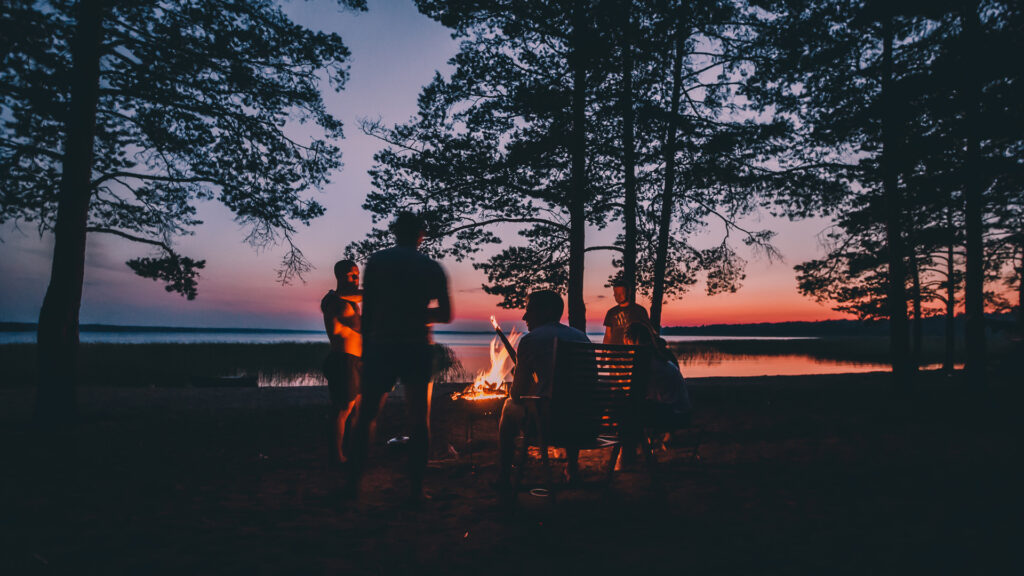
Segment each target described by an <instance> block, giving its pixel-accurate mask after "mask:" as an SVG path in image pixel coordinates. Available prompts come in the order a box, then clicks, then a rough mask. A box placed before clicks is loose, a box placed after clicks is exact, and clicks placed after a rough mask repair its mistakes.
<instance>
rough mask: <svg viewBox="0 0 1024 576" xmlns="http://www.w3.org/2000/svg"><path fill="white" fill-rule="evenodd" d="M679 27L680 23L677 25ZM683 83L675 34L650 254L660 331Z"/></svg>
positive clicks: (654, 309)
mask: <svg viewBox="0 0 1024 576" xmlns="http://www.w3.org/2000/svg"><path fill="white" fill-rule="evenodd" d="M681 25H682V24H680V26H681ZM682 84H683V34H682V32H677V35H676V42H675V54H673V55H672V100H671V101H670V102H669V121H668V128H667V129H666V131H665V132H666V134H665V149H664V156H665V185H664V188H663V189H662V192H661V214H660V215H659V218H658V246H657V248H656V250H657V251H656V252H655V255H654V278H653V280H654V286H653V289H652V294H651V325H652V326H654V328H655V329H656V330H658V332H659V333H660V332H661V309H662V302H663V301H664V299H665V270H666V268H667V267H668V241H669V232H670V229H671V228H672V207H673V205H674V204H675V187H676V130H677V128H676V116H678V115H679V100H680V99H681V98H682Z"/></svg>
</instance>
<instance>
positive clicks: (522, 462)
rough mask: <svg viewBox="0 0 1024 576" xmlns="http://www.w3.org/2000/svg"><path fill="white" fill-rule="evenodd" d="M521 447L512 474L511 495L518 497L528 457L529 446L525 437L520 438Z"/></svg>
mask: <svg viewBox="0 0 1024 576" xmlns="http://www.w3.org/2000/svg"><path fill="white" fill-rule="evenodd" d="M522 440H523V445H522V449H521V450H520V451H519V456H518V458H517V459H516V469H515V472H514V473H513V474H512V494H513V495H518V494H519V490H520V488H521V487H522V485H523V475H524V474H525V473H526V459H527V457H529V452H530V444H529V442H527V440H526V436H525V435H523V436H522Z"/></svg>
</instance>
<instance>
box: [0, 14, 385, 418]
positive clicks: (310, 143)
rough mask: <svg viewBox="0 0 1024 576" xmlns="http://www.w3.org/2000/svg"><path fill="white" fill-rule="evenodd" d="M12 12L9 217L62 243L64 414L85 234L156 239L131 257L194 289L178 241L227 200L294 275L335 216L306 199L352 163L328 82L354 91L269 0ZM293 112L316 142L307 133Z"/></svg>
mask: <svg viewBox="0 0 1024 576" xmlns="http://www.w3.org/2000/svg"><path fill="white" fill-rule="evenodd" d="M339 3H340V4H341V5H343V6H346V7H349V8H353V9H365V1H364V0H340V2H339ZM4 4H5V9H4V12H3V16H2V21H0V27H2V32H3V33H2V34H0V36H2V38H3V40H2V42H3V48H4V50H3V54H4V56H3V67H2V68H0V94H2V96H3V98H2V101H0V107H2V110H0V122H2V126H3V132H2V139H0V173H2V174H3V180H2V181H0V192H2V194H3V196H2V203H0V221H4V222H6V221H15V222H31V223H33V224H35V225H36V226H37V227H38V230H39V232H40V233H53V234H54V236H55V240H56V243H55V248H54V255H53V265H52V271H51V278H50V284H49V287H48V289H47V293H46V298H45V300H44V302H43V307H42V311H41V313H40V320H39V339H38V343H39V367H40V383H39V384H40V388H39V401H38V402H37V406H38V407H39V408H40V409H41V410H42V411H44V412H46V413H49V414H51V415H52V416H54V417H55V418H57V419H59V418H63V417H65V416H67V415H68V414H70V413H72V412H73V406H74V393H73V382H74V364H75V354H76V349H77V342H78V329H77V328H78V311H79V306H80V302H81V293H82V279H83V269H84V255H85V244H86V235H87V234H111V235H114V236H117V237H120V238H124V239H127V240H131V241H135V242H140V243H142V244H144V245H148V246H150V247H152V248H153V249H154V252H153V254H151V255H149V256H144V257H140V258H136V259H133V260H131V261H129V262H128V265H129V266H130V267H131V268H132V269H133V270H134V271H135V272H136V273H138V274H140V275H142V276H145V277H149V278H153V279H156V280H160V281H163V282H165V284H166V287H167V289H168V290H169V291H174V292H178V293H180V294H182V295H184V296H186V297H188V298H189V299H191V298H194V297H195V296H196V289H197V284H196V281H197V278H198V274H199V271H200V270H201V269H202V268H203V266H204V264H205V263H204V261H203V260H196V259H193V258H191V257H188V256H184V255H181V254H179V253H178V252H177V250H176V249H175V247H174V244H173V239H174V237H175V236H179V235H181V234H189V233H190V231H191V229H192V228H193V227H195V226H196V225H198V224H200V221H199V219H198V218H197V217H196V208H195V202H196V201H204V200H214V199H215V200H217V201H219V202H221V203H222V204H224V205H225V206H227V207H228V208H229V209H230V210H231V211H232V212H234V214H235V216H236V219H237V221H238V222H239V223H241V224H243V225H245V226H246V227H247V228H248V231H249V232H248V235H247V237H246V241H247V242H249V243H250V244H252V245H254V246H260V247H264V246H269V245H275V244H279V243H284V244H285V245H286V246H287V248H286V253H285V256H284V258H283V260H282V263H281V268H280V271H279V277H280V280H282V281H288V280H290V279H291V278H293V277H295V276H301V275H302V274H303V273H304V272H305V271H307V270H309V264H308V262H307V261H306V260H305V258H304V257H303V255H302V252H301V251H300V250H299V249H298V247H297V246H296V245H295V244H294V242H293V239H294V233H295V230H296V229H295V224H296V223H303V224H308V222H309V221H310V220H311V219H313V218H316V217H317V216H320V215H321V214H323V207H322V206H321V205H320V204H318V203H317V202H316V201H315V200H314V199H312V198H310V197H309V196H308V195H307V192H309V191H310V190H311V189H314V188H316V187H318V186H320V185H322V184H324V183H325V182H326V181H327V177H328V175H329V174H330V172H331V171H332V170H334V169H336V168H338V167H339V166H340V151H339V149H338V147H337V146H336V145H335V144H334V141H335V140H336V139H338V138H340V137H341V136H342V125H341V122H340V121H338V120H337V119H336V118H334V117H333V116H332V115H331V114H330V113H328V112H327V110H326V109H325V107H324V103H323V99H322V94H321V84H323V83H324V82H327V83H329V84H330V85H331V86H332V87H333V88H334V89H336V90H340V89H341V88H342V87H343V85H344V83H345V80H346V76H347V71H346V61H347V59H348V57H349V51H348V49H347V48H346V47H345V45H344V44H343V43H342V40H341V38H340V37H339V36H338V35H336V34H327V33H320V32H315V31H312V30H308V29H306V28H303V27H302V26H299V25H297V24H296V23H294V22H292V21H291V20H290V19H289V18H288V17H287V16H286V15H285V14H284V12H282V11H281V9H280V8H279V7H278V6H276V5H275V4H274V3H272V2H270V1H269V0H245V1H242V0H209V1H206V0H204V1H187V0H185V1H145V2H128V1H123V0H81V1H79V2H36V1H28V0H23V1H12V2H5V3H4ZM295 122H302V123H310V124H311V125H313V126H315V127H316V129H315V130H309V131H307V132H310V133H313V134H315V135H313V136H310V137H304V138H303V139H302V140H299V139H296V137H295V136H294V133H293V132H289V131H288V130H287V127H288V126H289V125H290V124H292V123H295ZM316 133H318V134H316Z"/></svg>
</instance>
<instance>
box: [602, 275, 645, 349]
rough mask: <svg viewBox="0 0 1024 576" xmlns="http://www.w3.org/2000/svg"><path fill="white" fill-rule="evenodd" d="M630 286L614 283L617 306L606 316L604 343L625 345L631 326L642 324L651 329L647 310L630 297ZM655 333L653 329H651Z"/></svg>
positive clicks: (613, 292) (617, 281)
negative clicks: (627, 330)
mask: <svg viewBox="0 0 1024 576" xmlns="http://www.w3.org/2000/svg"><path fill="white" fill-rule="evenodd" d="M630 292H632V291H631V290H629V286H627V285H626V283H625V282H624V281H622V280H616V281H615V282H613V283H612V294H613V295H614V296H615V306H613V307H612V309H611V310H608V313H607V314H605V315H604V343H605V344H624V343H625V340H624V339H625V335H626V328H629V325H630V324H633V323H640V324H644V325H646V326H647V327H648V328H651V318H650V317H649V316H648V315H647V310H646V309H645V308H644V307H643V306H641V305H639V304H637V303H636V302H635V301H634V300H633V298H632V297H631V295H630ZM651 330H652V332H653V328H651Z"/></svg>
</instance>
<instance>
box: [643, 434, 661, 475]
mask: <svg viewBox="0 0 1024 576" xmlns="http://www.w3.org/2000/svg"><path fill="white" fill-rule="evenodd" d="M642 442H643V448H644V459H645V460H646V461H647V467H648V468H650V469H652V470H653V469H654V467H655V465H657V463H658V460H657V458H656V457H655V455H654V443H653V442H651V435H650V434H648V433H647V431H644V434H643V440H642Z"/></svg>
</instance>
